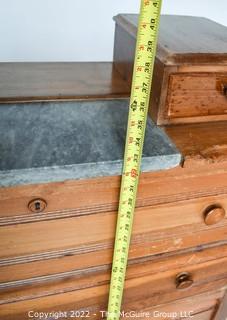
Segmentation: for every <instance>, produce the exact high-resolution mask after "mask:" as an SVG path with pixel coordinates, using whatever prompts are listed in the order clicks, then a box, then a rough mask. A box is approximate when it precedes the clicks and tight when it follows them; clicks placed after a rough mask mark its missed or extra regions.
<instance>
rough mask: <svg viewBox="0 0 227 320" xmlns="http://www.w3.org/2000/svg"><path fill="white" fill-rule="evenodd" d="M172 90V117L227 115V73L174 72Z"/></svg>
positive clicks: (171, 82)
mask: <svg viewBox="0 0 227 320" xmlns="http://www.w3.org/2000/svg"><path fill="white" fill-rule="evenodd" d="M225 88H226V89H225ZM168 90H169V93H168V96H167V104H168V117H169V118H187V117H200V116H217V115H227V74H215V73H210V74H208V73H205V74H203V73H198V74H196V73H194V74H193V73H190V74H187V73H185V74H181V73H180V74H172V75H170V82H169V89H168Z"/></svg>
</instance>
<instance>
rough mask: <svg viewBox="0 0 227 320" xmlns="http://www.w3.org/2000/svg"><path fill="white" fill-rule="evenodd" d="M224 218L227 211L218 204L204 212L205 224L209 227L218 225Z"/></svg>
mask: <svg viewBox="0 0 227 320" xmlns="http://www.w3.org/2000/svg"><path fill="white" fill-rule="evenodd" d="M224 217H225V209H224V208H223V207H222V206H220V205H218V204H214V205H211V206H209V207H208V208H207V209H206V210H205V212H204V222H205V223H206V224H207V225H212V224H216V223H218V222H220V221H221V220H222V219H224Z"/></svg>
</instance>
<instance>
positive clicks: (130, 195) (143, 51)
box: [107, 0, 161, 320]
mask: <svg viewBox="0 0 227 320" xmlns="http://www.w3.org/2000/svg"><path fill="white" fill-rule="evenodd" d="M160 11H161V0H156V1H155V0H141V7H140V16H139V25H138V31H137V42H136V53H135V62H134V70H133V79H132V89H131V98H130V109H129V116H128V129H127V136H126V145H125V155H124V166H123V173H122V182H121V192H120V201H119V209H118V221H117V229H116V237H115V247H114V256H113V265H112V275H111V284H110V293H109V304H108V314H107V320H118V319H119V318H120V310H121V301H122V295H123V290H124V280H125V273H126V267H127V261H128V250H129V244H130V238H131V232H132V223H133V214H134V209H135V202H136V195H137V186H138V180H139V172H140V164H141V157H142V151H143V142H144V134H145V128H146V121H147V111H148V106H149V98H150V91H151V83H152V75H153V67H154V60H155V54H156V46H157V38H158V27H159V19H160Z"/></svg>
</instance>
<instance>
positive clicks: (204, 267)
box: [0, 15, 227, 320]
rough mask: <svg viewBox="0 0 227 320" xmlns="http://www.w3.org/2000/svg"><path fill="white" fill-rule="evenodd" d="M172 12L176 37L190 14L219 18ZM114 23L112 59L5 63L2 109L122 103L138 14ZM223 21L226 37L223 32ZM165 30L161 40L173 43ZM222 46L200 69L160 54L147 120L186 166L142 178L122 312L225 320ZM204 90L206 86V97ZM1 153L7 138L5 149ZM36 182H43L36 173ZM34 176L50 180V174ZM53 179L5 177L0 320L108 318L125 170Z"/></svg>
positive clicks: (0, 201)
mask: <svg viewBox="0 0 227 320" xmlns="http://www.w3.org/2000/svg"><path fill="white" fill-rule="evenodd" d="M164 19H165V18H164ZM167 19H170V20H171V19H172V20H171V21H172V22H171V25H172V26H173V28H172V29H171V30H170V31H169V29H168V32H169V33H170V35H169V36H170V37H172V32H174V31H173V30H174V25H176V28H177V30H178V33H179V36H180V37H181V38H182V37H183V30H181V28H180V27H179V24H180V23H185V24H186V25H190V23H191V22H190V21H191V20H190V19H192V20H193V21H192V22H193V25H195V26H197V24H198V25H200V24H201V25H202V27H201V30H203V32H204V34H206V25H207V24H208V27H209V26H210V24H212V23H211V22H206V20H205V21H204V20H203V19H200V18H198V20H197V19H196V18H182V19H183V20H184V19H185V20H184V21H186V22H183V20H181V18H179V17H167ZM188 19H189V20H190V21H189V20H188ZM194 19H195V20H194ZM115 20H116V34H115V51H114V62H113V64H112V63H60V64H59V63H46V64H45V63H44V64H43V63H25V64H13V63H9V64H7V63H2V64H0V100H1V103H2V107H3V104H4V106H5V104H6V103H7V104H9V106H10V105H11V106H12V104H15V103H21V106H24V104H26V103H34V108H35V107H37V106H38V107H40V108H41V107H43V105H42V104H41V105H40V104H36V103H37V102H38V101H39V102H40V101H59V102H62V101H79V100H81V99H82V100H86V101H104V102H105V101H110V99H111V100H112V101H113V103H116V105H117V103H118V101H119V100H122V99H123V100H125V99H127V98H128V97H129V94H130V82H131V69H132V59H133V50H134V46H135V32H136V17H135V16H131V15H119V16H118V17H117V18H115ZM179 20H180V21H181V22H179ZM163 21H164V22H163V23H162V25H163V29H162V28H161V32H164V33H165V30H167V29H166V25H165V20H163ZM168 21H169V20H168ZM174 21H176V23H174ZM168 25H169V22H168ZM216 27H217V29H215V30H216V31H215V32H216V33H217V34H219V35H220V33H221V34H222V35H223V42H225V39H226V36H227V34H226V28H224V27H221V26H218V25H217V26H216ZM209 28H210V27H209ZM211 29H212V28H211ZM212 30H213V29H212ZM164 33H161V34H163V38H161V40H160V42H159V44H160V47H161V46H162V43H165V41H166V40H165V39H166V38H165V34H164ZM175 34H176V32H175ZM217 34H216V36H217ZM194 36H195V39H196V37H197V34H194ZM207 37H209V36H207ZM167 38H168V37H167ZM220 38H221V37H220ZM162 39H164V40H162ZM198 39H199V32H198ZM182 41H183V40H182ZM215 41H217V42H220V43H221V41H222V40H221V39H219V41H218V40H217V39H216V38H215ZM206 43H207V42H206ZM200 44H201V46H202V44H203V43H200ZM197 45H198V44H197ZM219 45H220V44H219ZM204 46H205V45H204ZM217 46H218V44H217V43H216V48H215V50H217V53H216V54H215V53H214V52H211V53H210V56H211V61H208V60H206V59H209V57H208V56H207V55H206V59H205V56H204V54H203V53H200V56H199V58H198V59H200V60H199V63H200V65H199V66H197V61H198V60H197V57H196V55H195V54H194V53H191V56H189V55H188V52H186V53H185V57H184V59H185V60H183V61H182V59H183V58H182V57H181V59H180V56H179V55H178V56H177V57H176V56H174V57H173V60H172V62H170V61H169V60H166V59H165V56H164V53H163V55H161V56H159V54H160V52H161V51H160V50H159V51H158V56H157V61H156V62H157V63H156V69H155V70H156V71H155V72H156V75H158V77H159V78H158V79H159V80H158V81H157V80H156V84H155V88H153V90H154V91H155V94H156V101H155V102H153V103H152V102H151V106H150V115H151V117H152V119H153V121H154V122H155V123H157V124H158V125H159V129H160V128H161V130H163V132H164V133H165V134H166V135H167V136H168V137H169V139H171V141H172V142H173V143H174V144H175V145H176V147H177V148H178V150H179V152H180V153H181V154H182V161H181V163H180V164H178V165H175V166H174V165H172V168H169V169H165V170H156V171H151V172H143V173H142V174H141V179H140V185H139V194H138V199H137V208H136V213H135V220H134V226H133V235H132V242H131V247H130V254H129V265H128V270H127V276H126V285H125V292H124V300H123V310H124V312H125V317H126V316H127V313H128V316H130V318H136V319H191V318H192V319H195V320H225V317H227V314H226V304H227V302H226V300H227V298H226V291H227V119H226V109H227V97H225V94H226V92H225V84H226V78H227V45H226V44H225V45H224V44H223V45H222V46H221V48H220V50H219V48H218V47H217ZM179 50H180V49H179ZM219 51H220V52H219ZM218 53H219V54H218ZM171 56H172V55H171ZM177 59H179V60H177ZM187 59H188V60H187ZM190 59H191V60H190ZM212 59H213V60H212ZM170 64H171V65H170ZM159 68H160V69H159ZM198 72H199V75H198ZM201 72H202V73H201ZM185 73H187V74H186V77H184V78H181V77H182V76H184V75H185ZM164 74H165V75H164ZM202 76H203V77H204V78H203V79H201V77H202ZM192 77H194V78H193V79H192ZM214 78H215V79H214ZM182 79H183V80H182ZM162 85H163V86H164V87H162ZM198 87H199V89H198ZM188 88H189V89H188ZM167 89H168V90H167ZM174 90H175V91H174ZM197 90H198V91H199V92H202V91H204V94H203V93H202V95H201V96H202V97H203V101H202V100H201V96H200V94H198V92H197ZM211 96H212V98H211ZM185 97H188V98H187V99H188V100H187V99H186V98H185ZM191 97H194V98H195V99H194V100H193V103H194V105H193V104H190V103H189V104H188V108H187V105H186V104H185V101H186V100H187V101H189V100H190V99H191ZM184 99H186V100H184ZM206 99H208V100H207V101H206ZM211 100H212V101H211ZM215 101H217V104H215ZM208 102H210V104H209V103H208ZM154 104H155V105H154ZM191 105H192V107H190V106H191ZM63 106H64V104H63ZM178 108H179V110H178ZM184 108H185V110H186V111H185V112H186V114H185V113H184ZM225 108H226V109H225ZM62 112H64V108H63V109H62ZM176 114H177V116H176ZM0 116H1V105H0ZM94 119H95V118H94ZM38 120H39V119H38ZM38 120H37V121H35V122H34V126H38V125H39V121H38ZM11 138H12V137H11ZM12 139H13V138H12ZM14 139H16V137H14ZM67 139H68V138H67ZM1 148H2V149H1ZM3 148H4V146H3V145H1V138H0V152H2V154H3V151H1V150H3ZM24 149H25V150H26V141H25V142H24ZM157 149H159V148H157ZM36 152H37V151H36ZM14 157H15V155H14ZM0 159H1V153H0ZM163 161H164V160H163ZM6 165H7V164H6ZM9 165H10V164H9ZM1 170H2V168H1ZM2 171H3V170H2ZM0 174H2V175H1V177H2V179H3V178H4V179H6V177H7V179H11V180H7V181H13V179H14V178H15V176H16V172H15V171H14V170H7V171H4V172H3V173H1V172H0ZM3 174H4V176H3ZM65 176H66V177H67V173H65ZM39 177H40V176H39ZM32 179H34V180H33V181H36V180H35V179H36V177H35V176H34V177H32ZM39 179H41V180H40V181H46V180H45V179H46V176H45V175H44V176H42V177H41V178H39ZM42 179H43V180H42ZM55 180H56V181H52V182H50V181H49V182H47V181H46V182H45V183H44V182H43V183H41V182H37V183H32V184H28V183H26V182H25V180H23V181H20V182H19V183H18V182H17V183H14V184H13V183H12V184H11V185H10V184H9V183H8V185H7V186H3V183H2V184H1V185H2V187H1V188H0V240H1V241H0V319H3V320H9V319H10V320H11V319H17V320H26V319H49V320H52V319H71V318H85V317H86V318H90V319H92V320H95V319H97V320H100V319H104V314H105V313H104V311H105V310H106V308H107V299H108V289H109V280H110V269H111V260H112V252H113V241H114V233H115V224H116V217H117V205H118V196H119V187H120V175H116V174H115V175H112V176H107V175H105V174H104V175H103V176H102V177H96V178H95V177H93V178H86V177H84V178H80V179H69V178H68V179H67V178H66V179H62V178H59V180H58V179H57V177H55ZM16 181H18V179H17V180H16ZM37 181H39V180H37ZM122 319H124V317H122Z"/></svg>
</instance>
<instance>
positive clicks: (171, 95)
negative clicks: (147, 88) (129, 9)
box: [114, 14, 227, 124]
mask: <svg viewBox="0 0 227 320" xmlns="http://www.w3.org/2000/svg"><path fill="white" fill-rule="evenodd" d="M114 20H115V21H116V29H115V47H114V65H115V68H116V69H117V70H118V72H119V73H120V74H121V75H122V76H123V78H124V79H126V80H127V81H128V82H129V83H131V79H132V70H133V61H134V53H135V45H136V34H137V24H138V16H137V15H133V14H121V15H118V16H116V17H115V18H114ZM170 25H171V28H169V26H170ZM226 30H227V28H226V27H224V26H221V25H218V24H217V23H214V22H213V21H211V20H208V19H205V18H198V17H183V16H170V15H162V16H161V22H160V31H159V39H158V48H157V54H156V60H155V66H154V73H153V80H152V90H151V92H152V95H151V103H150V110H149V113H150V115H151V117H152V119H153V120H154V121H155V122H156V123H157V124H174V123H188V122H203V121H204V122H207V121H214V120H215V121H217V120H226V119H227V36H226V35H227V32H226ZM185 39H187V41H185ZM142 49H144V48H142ZM142 49H141V50H142ZM142 69H143V66H142ZM142 69H141V70H142Z"/></svg>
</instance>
